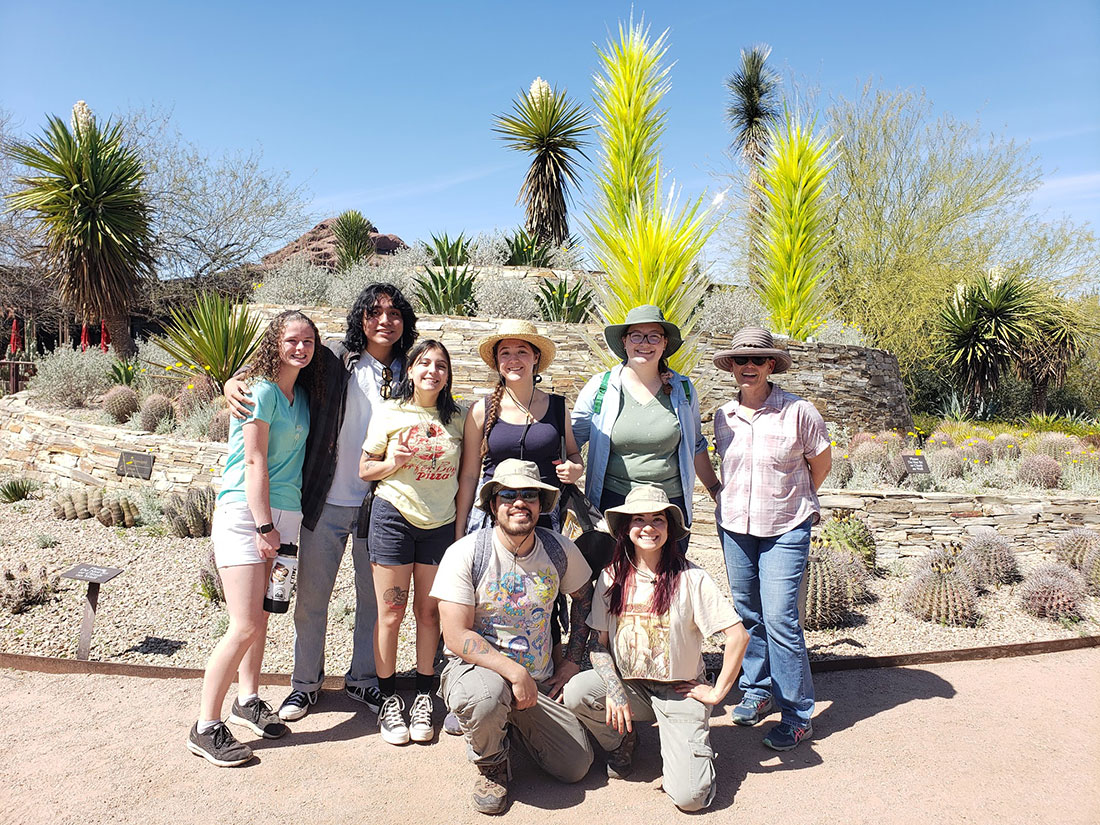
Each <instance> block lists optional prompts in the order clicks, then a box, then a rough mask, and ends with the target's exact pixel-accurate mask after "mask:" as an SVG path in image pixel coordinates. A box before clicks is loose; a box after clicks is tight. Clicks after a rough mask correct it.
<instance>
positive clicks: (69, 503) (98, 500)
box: [53, 487, 103, 521]
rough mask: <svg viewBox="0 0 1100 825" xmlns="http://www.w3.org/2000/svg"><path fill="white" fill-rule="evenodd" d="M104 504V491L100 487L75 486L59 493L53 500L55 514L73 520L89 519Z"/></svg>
mask: <svg viewBox="0 0 1100 825" xmlns="http://www.w3.org/2000/svg"><path fill="white" fill-rule="evenodd" d="M102 506H103V491H102V490H100V489H99V488H98V487H93V488H92V489H91V490H83V489H80V488H74V489H72V490H65V491H64V492H62V493H59V494H58V495H57V496H56V497H55V498H54V500H53V514H54V515H55V516H57V518H60V519H65V520H67V521H72V520H74V519H89V518H91V517H92V516H94V515H95V514H96V513H98V512H99V508H100V507H102Z"/></svg>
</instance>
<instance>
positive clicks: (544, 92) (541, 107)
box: [493, 77, 592, 245]
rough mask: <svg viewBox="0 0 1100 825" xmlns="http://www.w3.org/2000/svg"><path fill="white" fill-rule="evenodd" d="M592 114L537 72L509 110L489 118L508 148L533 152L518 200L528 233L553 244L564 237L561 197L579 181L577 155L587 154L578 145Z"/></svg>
mask: <svg viewBox="0 0 1100 825" xmlns="http://www.w3.org/2000/svg"><path fill="white" fill-rule="evenodd" d="M591 116H592V115H591V112H589V111H588V109H586V108H585V107H583V106H581V105H580V104H579V103H573V102H572V101H570V100H569V98H568V97H567V96H566V93H565V91H558V90H557V89H552V88H551V87H550V84H549V83H547V82H546V81H545V80H543V79H542V78H541V77H537V78H535V81H534V83H532V84H531V88H530V90H529V91H527V92H520V94H519V96H518V97H517V98H516V100H515V101H514V102H513V103H512V114H508V115H498V116H497V117H496V119H495V121H494V125H493V131H494V132H497V133H498V134H499V135H500V136H501V139H502V140H503V141H504V142H505V143H506V144H507V145H508V147H509V148H511V149H515V150H516V151H518V152H525V153H528V154H530V155H531V156H532V157H531V166H530V167H529V168H528V170H527V176H526V177H525V178H524V179H523V186H522V187H521V188H520V190H519V199H518V200H522V201H523V203H524V205H525V212H526V225H527V232H528V233H530V235H531V236H532V237H534V238H537V239H538V240H539V241H540V242H542V243H546V244H553V245H558V244H561V243H564V242H565V239H566V238H568V237H569V224H568V220H567V214H568V208H567V206H566V201H567V200H568V199H569V186H570V185H572V186H577V183H578V173H579V171H580V169H579V166H580V163H579V160H578V157H577V156H580V157H582V158H584V159H585V160H587V159H588V157H587V155H585V153H584V150H583V149H582V148H581V147H582V146H584V145H585V144H586V143H587V141H586V140H585V139H584V136H585V134H586V133H587V132H588V131H589V130H590V129H591V128H592V125H591V123H590V122H589V120H590V118H591Z"/></svg>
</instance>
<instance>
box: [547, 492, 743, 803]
mask: <svg viewBox="0 0 1100 825" xmlns="http://www.w3.org/2000/svg"><path fill="white" fill-rule="evenodd" d="M605 517H606V518H607V524H608V526H609V527H610V529H611V532H612V534H613V535H614V536H615V553H614V556H613V557H612V560H611V564H610V565H608V567H607V568H606V569H604V571H603V572H602V573H601V574H600V577H599V580H598V581H597V583H596V595H595V597H594V598H593V601H592V612H591V614H590V615H589V618H588V624H589V626H590V627H591V628H592V629H593V630H595V631H596V633H597V634H598V639H597V641H596V642H595V643H593V645H592V647H591V651H590V658H591V661H592V668H593V669H592V670H589V671H585V672H583V673H579V674H578V675H576V676H574V677H573V678H572V679H571V680H570V681H569V683H568V684H567V685H566V686H565V704H566V706H567V707H568V708H569V709H570V710H572V711H573V712H574V713H575V714H576V715H577V717H578V718H579V719H580V720H581V721H582V722H583V723H584V724H585V726H586V727H587V728H588V729H589V730H590V731H591V732H592V735H593V736H595V737H596V740H597V741H598V742H599V743H600V745H601V747H603V748H604V750H606V751H607V752H608V757H607V773H608V776H610V777H612V778H621V777H624V776H626V775H627V774H628V773H629V772H630V770H631V768H632V766H633V761H632V758H633V753H634V746H635V743H636V741H637V732H636V731H635V730H634V721H635V720H637V721H646V722H649V721H656V722H657V729H658V731H659V733H660V737H661V761H662V763H663V768H664V790H665V793H667V794H668V795H669V796H670V797H671V798H672V801H673V802H674V803H675V804H676V806H677V807H678V808H680V809H681V810H685V811H696V810H700V809H702V808H706V807H707V806H708V805H710V803H711V801H712V800H713V799H714V754H713V751H712V750H711V747H710V711H711V708H712V707H713V706H714V705H716V704H717V703H718V702H721V701H722V699H723V698H724V697H725V695H726V693H728V692H729V689H730V688H731V687H732V686H733V682H734V679H736V678H737V671H738V668H739V667H740V666H741V657H742V656H743V655H744V653H745V646H746V644H748V634H746V633H745V630H744V629H743V628H742V627H741V624H740V619H739V618H738V617H737V613H736V612H734V610H733V608H732V607H731V606H730V603H729V601H728V600H727V599H726V597H725V596H723V595H722V593H721V591H719V589H718V586H717V585H716V584H715V583H714V580H713V579H711V577H710V576H709V575H707V573H706V571H705V570H703V569H702V568H701V567H697V566H696V565H694V564H692V563H691V562H689V561H688V560H687V558H686V557H685V556H684V551H683V548H682V546H681V543H680V539H682V538H684V537H685V536H686V535H687V532H688V531H687V528H686V526H685V525H684V514H683V512H682V511H681V510H680V508H679V507H677V506H676V505H675V504H672V503H670V502H669V500H668V496H667V495H666V494H665V491H664V490H663V489H662V488H660V487H656V486H649V485H643V486H639V487H635V488H634V489H633V490H631V491H630V493H629V494H628V495H627V497H626V501H625V502H624V503H623V504H621V505H619V506H618V507H611V508H609V509H608V510H607V511H606V513H605ZM715 633H722V634H724V635H725V640H726V644H725V653H724V655H723V658H722V670H721V672H720V673H719V674H718V678H717V680H716V682H715V684H714V685H710V684H708V683H706V682H705V681H704V680H703V654H702V650H703V640H704V639H706V638H708V637H709V636H711V635H713V634H715Z"/></svg>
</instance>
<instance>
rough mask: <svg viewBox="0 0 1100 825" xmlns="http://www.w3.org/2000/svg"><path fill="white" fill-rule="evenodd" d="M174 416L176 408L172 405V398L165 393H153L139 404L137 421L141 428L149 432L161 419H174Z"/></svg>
mask: <svg viewBox="0 0 1100 825" xmlns="http://www.w3.org/2000/svg"><path fill="white" fill-rule="evenodd" d="M175 416H176V410H175V408H174V407H173V406H172V399H171V398H169V397H168V396H167V395H162V394H160V393H154V394H153V395H150V396H149V397H148V398H146V399H145V402H144V403H143V404H142V405H141V410H140V411H139V420H138V423H139V424H140V426H141V429H143V430H145V431H146V432H148V433H151V432H154V431H155V430H156V429H157V426H158V425H159V424H160V423H161V422H162V421H165V420H171V419H174V418H175Z"/></svg>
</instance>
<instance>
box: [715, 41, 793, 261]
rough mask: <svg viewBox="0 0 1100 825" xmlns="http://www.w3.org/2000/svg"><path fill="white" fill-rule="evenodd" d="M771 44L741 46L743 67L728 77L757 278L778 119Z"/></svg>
mask: <svg viewBox="0 0 1100 825" xmlns="http://www.w3.org/2000/svg"><path fill="white" fill-rule="evenodd" d="M771 53H772V49H771V46H769V45H767V44H765V43H760V44H758V45H756V46H753V47H752V48H751V49H748V50H747V51H746V50H745V49H742V50H741V66H740V68H739V69H738V70H737V71H736V72H734V73H733V74H732V75H730V76H729V77H728V78H727V79H726V88H727V89H729V92H730V102H729V105H728V106H727V107H726V119H727V120H728V121H729V126H730V130H731V131H732V132H733V148H734V150H735V151H736V152H737V153H738V154H740V156H741V160H742V161H743V162H744V164H745V166H746V167H748V176H749V177H748V187H747V193H748V209H749V211H748V222H749V250H748V255H749V277H750V280H752V279H755V277H756V274H757V267H756V257H755V255H756V248H755V247H756V236H757V235H758V234H759V232H760V223H761V215H762V211H763V209H764V200H763V198H762V196H761V191H760V167H761V165H762V164H763V162H764V155H765V154H766V152H767V149H768V140H769V135H770V129H771V128H772V126H773V125H774V124H775V123H776V122H777V121H778V120H779V115H780V111H781V109H780V103H779V100H778V94H779V87H780V80H779V75H778V74H777V73H776V72H775V71H773V70H772V69H771V68H770V67H769V66H768V65H767V61H768V56H769V55H770V54H771Z"/></svg>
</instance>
